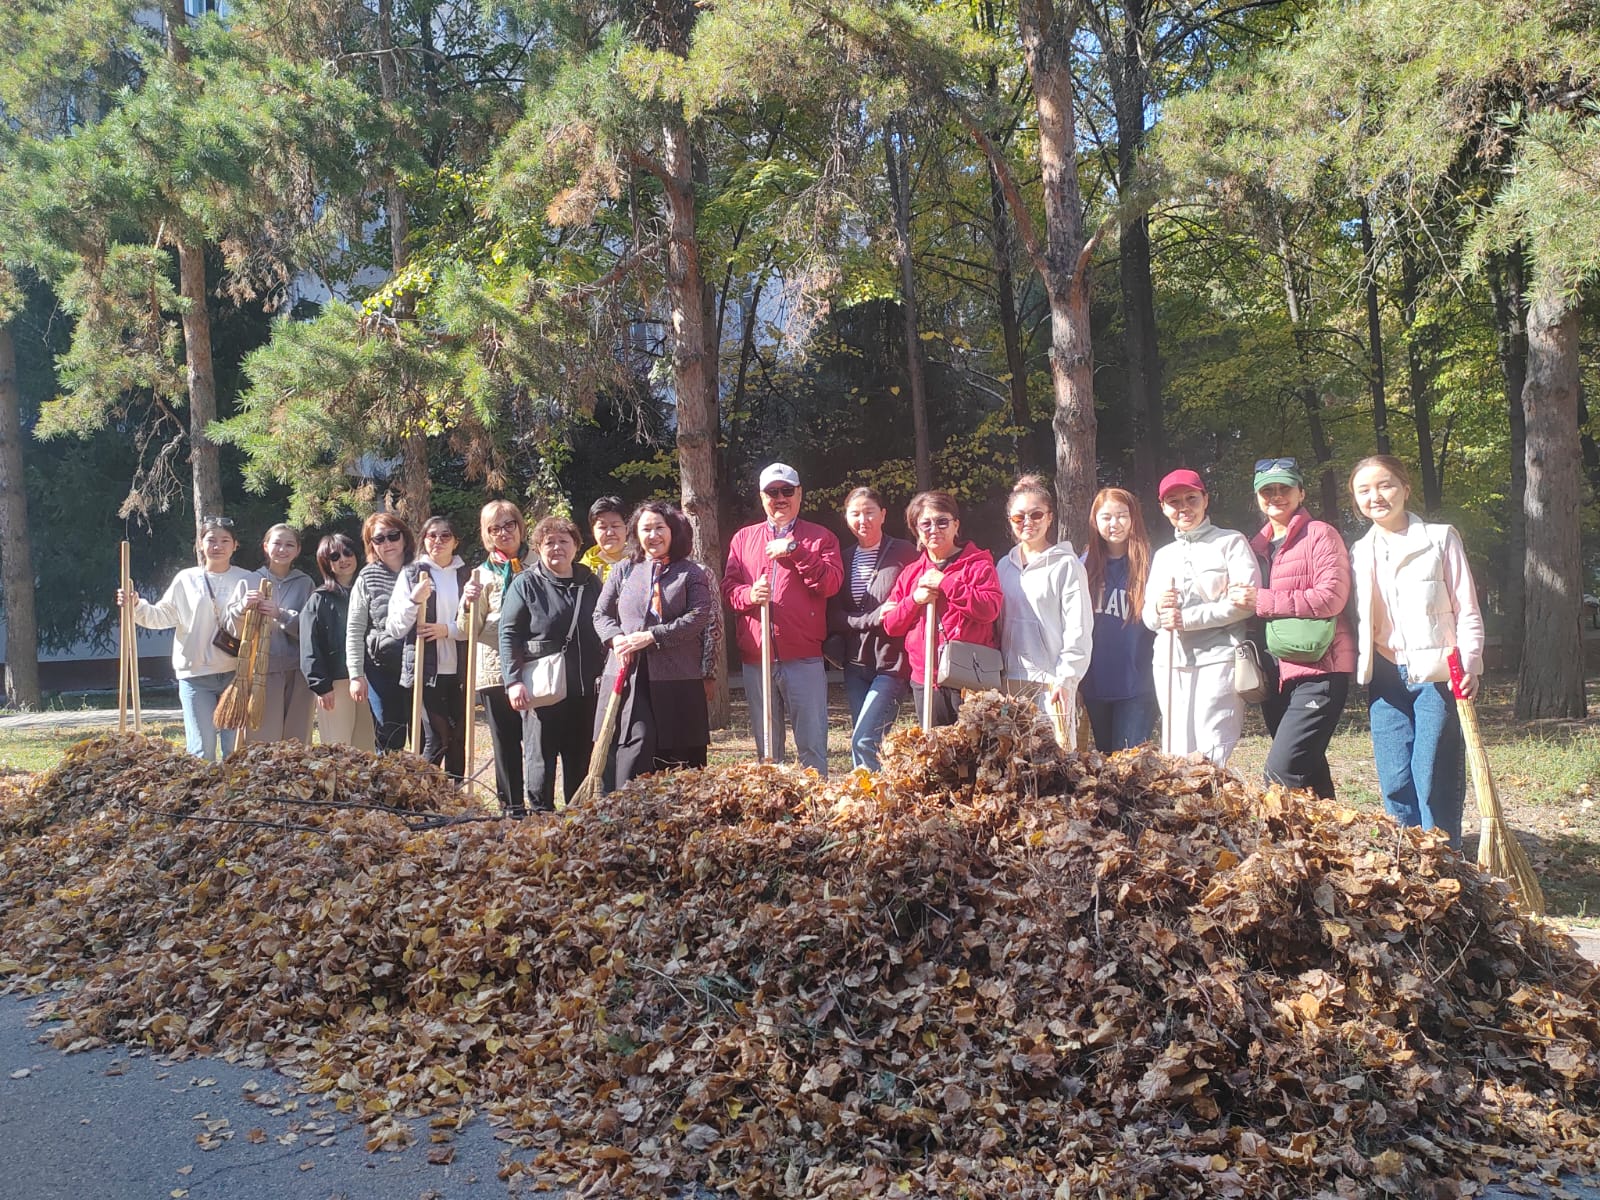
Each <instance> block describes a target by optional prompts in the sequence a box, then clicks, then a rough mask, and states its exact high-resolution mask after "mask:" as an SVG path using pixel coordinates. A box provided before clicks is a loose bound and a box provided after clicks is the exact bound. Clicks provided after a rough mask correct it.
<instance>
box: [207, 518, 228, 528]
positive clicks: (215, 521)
mask: <svg viewBox="0 0 1600 1200" xmlns="http://www.w3.org/2000/svg"><path fill="white" fill-rule="evenodd" d="M200 528H202V529H232V528H233V518H232V517H206V518H205V519H204V520H202V521H201V522H200Z"/></svg>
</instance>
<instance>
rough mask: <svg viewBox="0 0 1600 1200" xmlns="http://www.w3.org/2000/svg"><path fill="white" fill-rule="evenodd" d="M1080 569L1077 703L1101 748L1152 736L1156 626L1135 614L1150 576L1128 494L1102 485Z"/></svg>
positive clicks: (1146, 543)
mask: <svg viewBox="0 0 1600 1200" xmlns="http://www.w3.org/2000/svg"><path fill="white" fill-rule="evenodd" d="M1089 522H1090V524H1091V526H1092V529H1091V531H1090V534H1089V548H1088V550H1087V551H1086V553H1085V554H1084V570H1085V574H1086V575H1087V577H1088V581H1089V595H1090V596H1091V597H1093V599H1094V654H1093V655H1092V656H1091V657H1090V659H1089V670H1088V673H1087V674H1085V675H1084V677H1083V688H1082V691H1081V692H1080V694H1081V695H1082V697H1083V707H1084V709H1085V710H1086V711H1087V712H1088V714H1089V727H1090V728H1091V729H1093V730H1094V744H1095V746H1096V747H1098V748H1099V749H1100V751H1101V752H1102V753H1105V754H1110V753H1111V752H1112V751H1114V750H1126V749H1128V748H1129V747H1131V746H1139V745H1142V744H1144V743H1145V742H1148V741H1149V740H1150V733H1151V731H1152V730H1153V729H1155V726H1156V721H1157V720H1159V719H1160V716H1161V713H1160V709H1159V708H1158V707H1157V705H1156V685H1155V677H1154V674H1153V665H1152V664H1153V662H1154V659H1155V637H1156V635H1155V632H1154V631H1153V630H1151V629H1149V628H1148V627H1147V626H1146V625H1145V623H1144V622H1143V621H1142V620H1141V619H1140V614H1141V612H1142V611H1143V607H1144V595H1145V588H1146V586H1147V585H1148V583H1149V580H1150V535H1149V534H1148V533H1146V532H1145V527H1144V515H1143V513H1141V512H1140V511H1139V502H1138V500H1136V499H1135V498H1134V495H1133V493H1132V492H1128V491H1124V490H1123V489H1122V488H1102V489H1100V491H1099V492H1098V493H1097V494H1096V495H1095V498H1094V503H1093V504H1091V505H1090V506H1089Z"/></svg>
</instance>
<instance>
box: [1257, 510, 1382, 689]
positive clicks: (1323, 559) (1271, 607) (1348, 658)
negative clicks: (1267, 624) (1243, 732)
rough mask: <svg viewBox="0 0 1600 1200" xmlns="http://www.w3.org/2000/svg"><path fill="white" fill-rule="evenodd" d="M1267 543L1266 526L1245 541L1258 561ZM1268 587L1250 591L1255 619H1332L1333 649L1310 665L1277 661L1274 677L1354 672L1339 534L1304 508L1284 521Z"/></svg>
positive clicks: (1346, 560) (1345, 561)
mask: <svg viewBox="0 0 1600 1200" xmlns="http://www.w3.org/2000/svg"><path fill="white" fill-rule="evenodd" d="M1271 544H1272V525H1271V524H1270V523H1268V524H1266V525H1263V526H1262V527H1261V532H1260V533H1258V534H1256V536H1255V537H1253V538H1251V539H1250V548H1251V549H1252V550H1254V551H1255V552H1256V557H1257V558H1259V559H1260V560H1261V561H1262V562H1263V563H1265V562H1266V561H1267V547H1268V546H1270V545H1271ZM1270 578H1271V580H1272V586H1271V587H1264V588H1261V589H1260V590H1259V591H1257V592H1256V616H1258V617H1267V618H1271V617H1332V618H1334V620H1335V622H1336V624H1335V625H1334V627H1333V645H1331V646H1329V647H1328V652H1327V653H1326V654H1324V655H1323V656H1322V657H1321V658H1320V659H1318V660H1317V661H1316V662H1314V663H1297V662H1285V661H1281V660H1280V661H1279V663H1278V678H1279V679H1280V680H1281V681H1282V682H1284V683H1288V682H1289V681H1290V680H1291V679H1299V678H1301V677H1303V676H1307V675H1337V674H1340V673H1341V672H1347V671H1354V670H1355V669H1356V638H1355V633H1354V631H1353V630H1351V628H1350V620H1349V618H1348V617H1346V616H1345V612H1344V608H1345V602H1346V601H1347V600H1349V599H1350V555H1349V553H1348V552H1347V551H1346V550H1345V548H1344V539H1343V538H1341V537H1340V536H1339V531H1338V530H1337V529H1335V528H1334V527H1333V526H1332V525H1329V524H1328V523H1327V522H1326V521H1313V520H1312V519H1311V514H1310V513H1308V512H1307V511H1306V510H1305V509H1303V508H1301V509H1296V510H1295V514H1294V516H1292V517H1290V518H1289V533H1288V535H1287V536H1286V537H1285V538H1284V540H1283V546H1282V548H1280V549H1279V551H1278V556H1277V558H1275V559H1273V560H1272V567H1271V575H1270Z"/></svg>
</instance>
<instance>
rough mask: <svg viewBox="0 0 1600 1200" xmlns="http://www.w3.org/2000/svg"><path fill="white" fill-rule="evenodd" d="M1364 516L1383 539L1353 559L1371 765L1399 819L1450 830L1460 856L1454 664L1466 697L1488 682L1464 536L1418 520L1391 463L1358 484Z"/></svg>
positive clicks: (1360, 545) (1399, 470)
mask: <svg viewBox="0 0 1600 1200" xmlns="http://www.w3.org/2000/svg"><path fill="white" fill-rule="evenodd" d="M1350 494H1351V497H1352V498H1353V499H1354V501H1355V506H1356V511H1357V512H1359V513H1360V514H1361V515H1362V516H1363V517H1366V518H1367V520H1369V521H1371V522H1372V527H1371V528H1370V529H1368V530H1367V532H1366V534H1365V535H1363V536H1362V538H1361V539H1360V540H1359V541H1357V542H1356V544H1355V546H1354V547H1353V548H1352V550H1351V566H1352V569H1353V572H1354V575H1355V588H1356V619H1357V637H1356V640H1357V645H1358V664H1357V668H1356V670H1357V675H1358V677H1359V679H1360V682H1362V683H1365V684H1367V703H1368V713H1369V715H1370V717H1371V723H1372V757H1373V759H1374V761H1375V762H1376V764H1377V768H1378V786H1379V788H1380V789H1381V790H1382V791H1383V805H1384V808H1385V809H1387V810H1388V812H1389V815H1390V816H1392V817H1394V819H1395V820H1397V821H1399V822H1400V823H1401V824H1402V825H1419V826H1421V827H1422V828H1424V829H1432V828H1438V829H1442V830H1444V832H1445V833H1446V834H1448V835H1449V837H1450V843H1451V845H1454V846H1459V845H1460V844H1461V809H1462V804H1463V801H1464V800H1465V798H1466V748H1465V743H1464V742H1463V741H1462V736H1461V718H1460V716H1459V714H1458V713H1457V712H1456V702H1455V697H1454V695H1453V694H1452V692H1451V688H1450V684H1449V682H1448V680H1449V678H1450V667H1449V658H1450V652H1451V651H1452V650H1459V651H1460V654H1461V666H1462V669H1463V671H1464V672H1465V676H1464V678H1463V679H1462V681H1461V690H1462V692H1463V694H1465V695H1466V696H1468V697H1471V696H1473V695H1474V694H1475V693H1476V692H1477V690H1478V680H1479V678H1480V677H1481V676H1482V674H1483V640H1484V639H1483V613H1482V611H1481V610H1480V609H1479V607H1478V593H1477V588H1476V587H1475V586H1474V584H1473V580H1472V568H1471V567H1470V566H1469V565H1468V564H1467V553H1466V548H1465V547H1464V546H1463V545H1462V542H1461V535H1460V534H1459V533H1457V532H1456V531H1455V529H1453V528H1452V527H1451V526H1449V525H1434V524H1430V523H1428V522H1425V521H1423V520H1422V518H1420V517H1418V516H1416V515H1414V514H1412V513H1411V512H1408V511H1407V509H1406V501H1407V500H1409V499H1410V497H1411V479H1410V476H1409V475H1408V474H1407V473H1406V468H1405V466H1404V464H1402V463H1401V462H1400V461H1399V460H1398V459H1396V458H1392V457H1390V456H1389V455H1387V454H1375V455H1373V456H1372V457H1370V458H1364V459H1362V460H1361V461H1360V462H1358V463H1357V464H1356V466H1355V470H1353V471H1352V472H1351V473H1350Z"/></svg>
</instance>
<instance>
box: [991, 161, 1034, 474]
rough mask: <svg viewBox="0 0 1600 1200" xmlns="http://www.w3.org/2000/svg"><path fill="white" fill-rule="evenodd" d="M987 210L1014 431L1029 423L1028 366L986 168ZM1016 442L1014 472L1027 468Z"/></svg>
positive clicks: (1003, 230)
mask: <svg viewBox="0 0 1600 1200" xmlns="http://www.w3.org/2000/svg"><path fill="white" fill-rule="evenodd" d="M989 210H990V213H991V214H992V216H993V226H994V232H993V243H994V289H995V294H996V296H998V298H999V302H1000V339H1001V341H1002V342H1003V343H1004V345H1005V349H1006V373H1007V374H1008V375H1009V376H1010V379H1009V380H1008V383H1009V384H1010V392H1011V423H1012V424H1013V425H1015V426H1016V427H1017V428H1018V429H1027V428H1028V427H1029V426H1030V425H1032V424H1033V406H1032V405H1031V404H1029V403H1028V363H1027V360H1026V359H1024V358H1023V356H1022V321H1021V320H1020V319H1019V318H1018V316H1017V281H1016V277H1015V274H1014V273H1013V271H1012V268H1011V218H1010V216H1009V215H1008V214H1007V212H1006V195H1005V191H1004V190H1003V189H1002V188H1001V186H1000V177H999V176H998V175H996V174H995V171H994V167H993V166H991V167H990V168H989ZM1024 444H1025V442H1024V441H1023V440H1021V439H1019V441H1018V443H1017V450H1018V457H1017V470H1018V472H1021V471H1024V470H1026V469H1027V467H1028V464H1027V463H1025V462H1023V461H1022V454H1021V451H1022V447H1023V445H1024Z"/></svg>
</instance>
